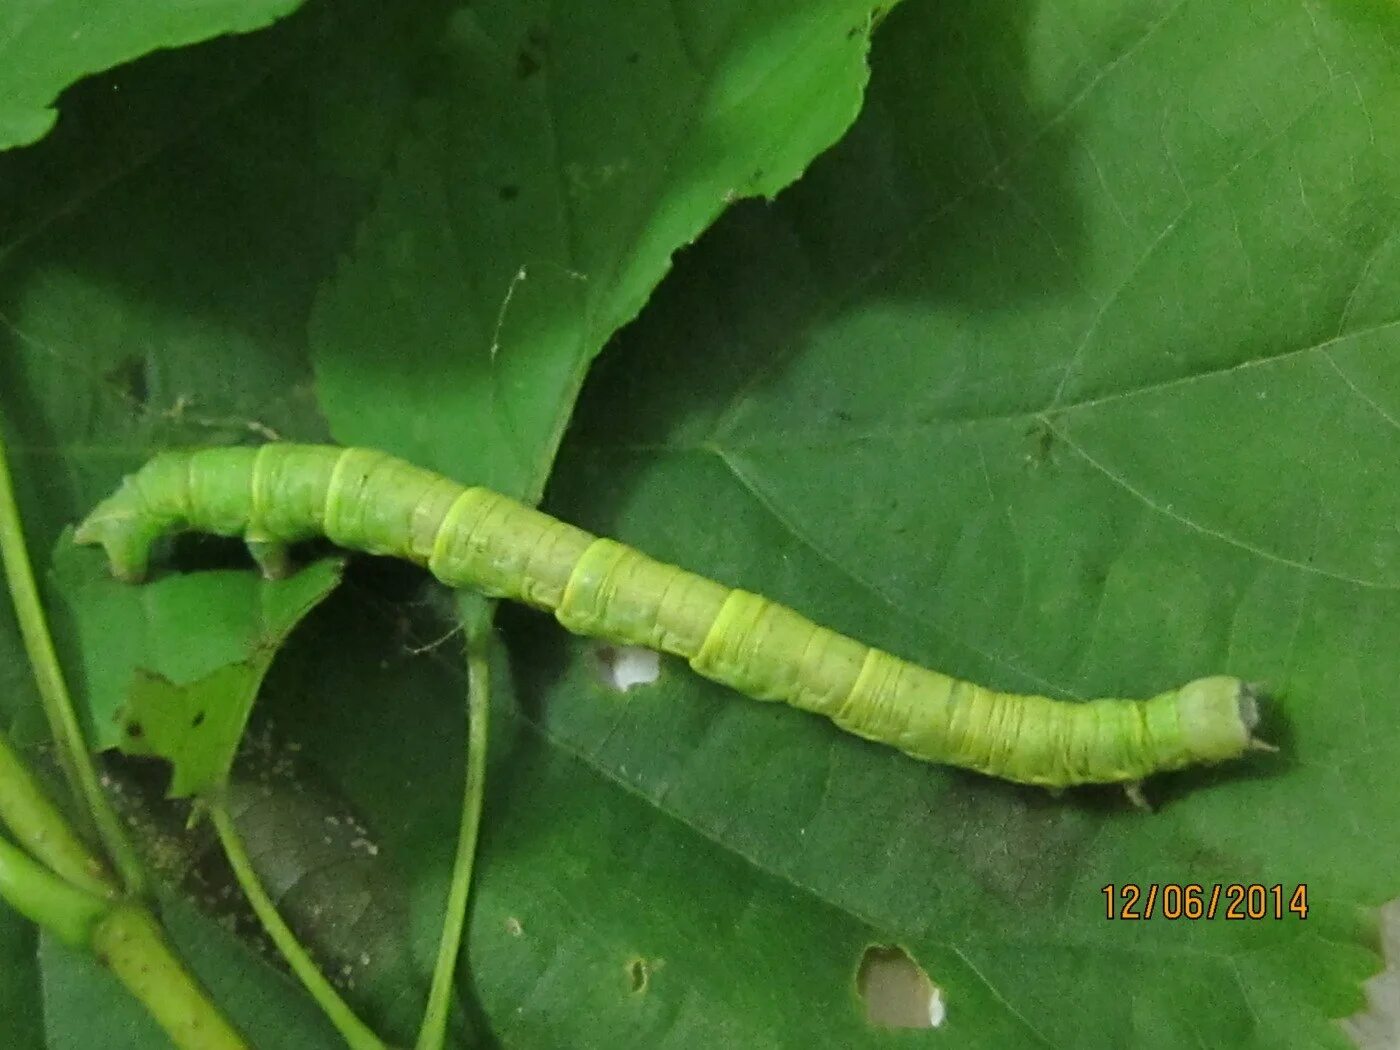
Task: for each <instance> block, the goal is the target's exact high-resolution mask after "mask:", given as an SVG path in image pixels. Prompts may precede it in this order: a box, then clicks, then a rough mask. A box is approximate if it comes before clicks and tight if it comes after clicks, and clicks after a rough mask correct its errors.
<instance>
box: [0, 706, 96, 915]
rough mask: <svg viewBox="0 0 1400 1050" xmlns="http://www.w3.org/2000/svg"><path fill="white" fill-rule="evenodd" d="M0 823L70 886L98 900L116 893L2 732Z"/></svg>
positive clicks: (84, 844) (92, 856)
mask: <svg viewBox="0 0 1400 1050" xmlns="http://www.w3.org/2000/svg"><path fill="white" fill-rule="evenodd" d="M0 824H5V825H8V826H9V829H10V831H11V832H13V833H14V836H15V839H16V840H17V841H18V842H19V844H20V845H21V846H23V847H24V848H25V849H27V850H28V851H29V852H30V853H31V854H32V855H33V856H34V857H35V858H36V859H37V860H41V861H43V862H44V863H45V864H47V865H48V866H49V868H50V869H52V870H53V871H54V872H55V873H56V874H58V875H60V876H62V877H63V878H64V879H66V880H68V882H69V883H71V884H72V885H74V886H76V887H78V888H79V889H82V890H86V891H87V892H88V893H90V894H93V895H95V896H98V897H108V898H110V897H114V896H115V895H116V893H117V889H116V886H115V885H114V884H113V882H112V877H111V875H110V873H108V871H107V868H106V865H104V864H103V863H102V861H101V860H100V859H99V858H98V857H96V856H94V855H93V853H92V851H91V850H90V849H88V847H87V844H86V843H85V842H83V840H82V839H80V838H78V835H77V833H76V832H75V831H74V830H73V827H72V825H70V824H69V823H68V821H67V819H66V818H65V817H64V815H63V813H62V812H60V811H59V808H58V807H57V806H55V805H54V804H53V802H52V801H51V800H50V799H49V797H48V795H47V794H45V793H44V789H43V788H42V787H40V785H39V782H38V781H37V780H36V779H35V778H34V774H33V773H31V772H30V771H29V769H28V767H26V766H25V764H24V760H23V759H21V758H20V756H19V753H18V752H17V751H16V750H15V748H14V746H13V745H12V744H11V743H10V741H9V738H8V737H6V735H5V734H4V733H3V732H0Z"/></svg>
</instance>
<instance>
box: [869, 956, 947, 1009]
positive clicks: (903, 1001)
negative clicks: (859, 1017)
mask: <svg viewBox="0 0 1400 1050" xmlns="http://www.w3.org/2000/svg"><path fill="white" fill-rule="evenodd" d="M856 990H857V991H858V992H860V998H861V1001H862V1002H864V1003H865V1019H866V1020H867V1021H868V1022H869V1023H870V1024H872V1025H878V1026H879V1027H881V1028H937V1027H938V1026H940V1025H941V1024H942V1023H943V1020H944V1005H943V993H942V991H941V990H940V989H939V988H938V986H937V985H935V984H934V983H933V982H932V981H930V980H929V978H928V974H926V973H924V971H923V968H922V967H920V966H919V964H918V963H916V962H915V961H914V960H913V958H912V957H911V956H910V955H909V953H908V952H906V951H905V950H904V949H903V948H901V947H899V946H898V945H892V944H871V945H868V946H867V947H866V949H865V952H864V953H863V954H862V955H861V957H860V969H859V970H858V971H857V972H856Z"/></svg>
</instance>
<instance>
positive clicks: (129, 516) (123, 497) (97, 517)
mask: <svg viewBox="0 0 1400 1050" xmlns="http://www.w3.org/2000/svg"><path fill="white" fill-rule="evenodd" d="M161 531H162V530H161V528H160V525H159V524H158V523H156V522H154V521H152V520H151V518H150V517H149V516H148V515H146V514H143V513H142V512H141V499H140V495H139V493H138V492H137V490H136V488H135V486H134V485H133V484H132V482H131V480H130V479H129V478H128V479H127V480H126V481H125V482H123V483H122V486H121V488H119V489H117V491H116V492H114V493H113V494H112V495H110V496H108V497H107V498H106V499H105V500H103V501H102V502H101V503H99V504H98V505H97V506H96V507H94V508H93V511H92V513H91V514H89V515H88V516H87V517H86V518H85V519H84V520H83V522H82V523H81V524H80V525H79V526H78V527H77V529H76V530H75V531H74V533H73V542H74V543H77V544H80V545H82V546H85V547H96V546H100V547H102V548H103V549H104V550H106V552H107V561H108V563H109V564H110V565H111V568H112V575H113V576H115V577H116V578H117V579H119V580H123V581H125V582H127V583H139V582H140V581H141V580H143V579H145V576H146V568H147V564H148V562H149V559H150V551H151V544H152V543H154V542H155V541H156V539H157V537H158V536H159V535H160V533H161Z"/></svg>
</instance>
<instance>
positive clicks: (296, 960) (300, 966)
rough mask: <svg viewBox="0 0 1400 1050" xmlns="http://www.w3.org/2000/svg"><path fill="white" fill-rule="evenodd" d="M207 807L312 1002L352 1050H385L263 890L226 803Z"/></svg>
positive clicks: (246, 886) (269, 931) (256, 908)
mask: <svg viewBox="0 0 1400 1050" xmlns="http://www.w3.org/2000/svg"><path fill="white" fill-rule="evenodd" d="M207 805H208V807H209V816H210V817H211V819H212V820H213V822H214V830H215V831H216V832H217V833H218V835H219V843H220V844H221V845H222V846H223V849H224V854H225V855H226V856H227V857H228V862H229V865H230V867H232V868H233V875H234V878H236V879H237V880H238V885H239V886H240V887H242V889H243V892H244V894H245V895H246V896H247V898H248V903H250V904H251V905H252V906H253V911H254V913H255V914H256V915H257V917H258V921H259V922H261V923H262V925H263V929H264V930H266V931H267V935H268V936H269V937H271V938H272V943H273V944H275V945H276V946H277V950H278V951H280V952H281V953H282V957H283V958H284V959H286V960H287V965H288V966H290V967H291V968H292V972H293V973H295V974H296V975H297V978H298V980H300V981H301V983H302V985H303V986H304V987H305V988H306V990H307V992H309V993H310V995H311V998H312V999H314V1000H316V1005H317V1006H319V1007H320V1008H321V1011H322V1012H323V1013H324V1014H325V1015H326V1017H327V1018H328V1019H329V1020H330V1022H331V1024H332V1025H334V1026H335V1030H336V1031H337V1032H339V1033H340V1035H341V1037H342V1038H343V1039H344V1040H345V1042H346V1045H347V1046H349V1047H350V1048H351V1050H385V1044H384V1042H383V1040H381V1039H380V1038H379V1037H378V1036H377V1035H375V1034H374V1032H373V1031H371V1029H370V1028H369V1026H368V1025H366V1024H365V1023H364V1022H363V1021H361V1020H360V1019H359V1018H358V1017H357V1016H355V1011H353V1010H352V1009H350V1007H349V1005H347V1004H346V1002H345V1000H344V999H342V998H341V997H340V994H339V993H338V992H337V991H336V990H335V988H333V987H332V986H331V983H330V982H329V981H328V980H326V978H325V975H324V974H322V973H321V971H320V970H319V969H318V968H317V966H316V963H315V962H314V961H313V960H312V958H311V956H310V955H309V954H307V951H306V949H305V948H303V947H302V945H301V942H300V941H298V940H297V938H296V934H294V933H293V932H292V930H291V927H289V926H288V925H287V924H286V922H285V921H284V920H283V918H282V916H281V915H280V914H279V913H278V911H277V906H276V905H275V904H273V902H272V898H271V897H269V896H268V895H267V890H265V889H264V888H263V884H262V880H260V879H259V878H258V874H257V872H256V871H254V870H253V863H252V861H251V860H250V859H249V857H248V850H247V848H246V847H245V846H244V844H243V837H242V836H241V835H240V834H239V833H238V828H237V827H236V826H235V825H234V822H233V818H232V817H231V816H230V815H229V812H228V809H227V808H226V807H225V806H224V803H223V801H222V800H213V799H211V800H208V802H207Z"/></svg>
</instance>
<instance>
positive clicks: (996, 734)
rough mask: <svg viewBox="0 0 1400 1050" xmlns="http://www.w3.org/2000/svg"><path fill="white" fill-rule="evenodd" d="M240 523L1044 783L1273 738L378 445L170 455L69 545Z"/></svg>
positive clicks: (1243, 713)
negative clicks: (783, 585)
mask: <svg viewBox="0 0 1400 1050" xmlns="http://www.w3.org/2000/svg"><path fill="white" fill-rule="evenodd" d="M181 530H195V531H203V532H211V533H216V534H218V535H222V536H242V537H243V538H244V539H245V540H246V541H247V544H248V548H249V550H250V551H251V553H252V555H253V557H254V559H255V560H256V561H257V563H258V565H259V566H260V567H261V569H262V570H263V572H264V573H265V574H266V575H269V576H278V575H282V574H285V573H286V572H287V571H288V568H289V561H288V556H287V546H288V544H290V543H294V542H297V541H300V540H306V539H310V538H312V537H314V536H317V535H324V536H325V537H326V538H328V539H329V540H331V541H332V542H333V543H336V544H338V545H339V546H342V547H346V548H350V549H354V550H360V551H365V552H368V553H371V554H385V555H393V556H397V557H400V558H406V559H408V560H409V561H412V562H414V563H416V564H419V565H423V566H426V567H427V569H428V570H429V571H430V572H431V573H432V574H433V575H434V576H436V577H437V578H438V579H439V580H441V581H442V582H443V583H445V584H447V585H448V586H449V587H472V588H475V589H477V590H479V591H481V592H483V593H485V594H487V595H489V596H491V597H499V598H510V599H513V600H516V601H521V602H525V603H527V604H529V605H532V606H535V607H537V608H540V609H546V610H549V611H551V612H552V613H553V614H554V616H555V618H556V619H558V621H559V622H560V623H561V624H563V626H564V627H566V628H567V629H568V630H570V631H573V632H574V633H576V634H582V635H589V636H592V637H597V638H603V639H607V640H609V641H613V642H618V643H623V644H631V645H642V646H647V647H649V648H652V649H658V650H661V651H663V652H667V653H672V654H674V655H676V656H680V657H683V658H684V659H686V660H688V661H689V663H690V666H691V667H692V668H694V669H695V670H696V671H697V672H698V673H700V674H702V675H704V676H705V677H706V678H710V679H713V680H714V681H717V682H721V683H723V684H725V685H727V686H731V687H733V688H734V689H737V690H739V691H740V692H742V693H746V694H748V695H749V696H751V697H754V698H756V699H759V700H782V701H784V702H785V703H788V704H790V705H792V706H793V707H797V708H800V709H802V710H804V711H811V712H815V713H817V714H821V715H825V716H826V717H828V718H830V719H831V720H832V721H833V722H835V723H836V724H837V725H838V726H840V727H841V728H843V729H845V730H847V731H848V732H851V733H855V734H857V735H859V736H862V737H865V738H867V739H870V740H874V741H878V742H880V743H883V744H888V745H890V746H892V747H896V748H898V749H900V750H901V751H904V752H906V753H907V754H909V755H912V756H914V757H915V758H919V759H923V760H925V761H929V762H939V763H945V764H949V765H954V766H961V767H964V768H967V769H973V770H977V771H978V772H981V773H986V774H989V775H991V776H995V777H1001V778H1003V779H1006V780H1013V781H1018V782H1021V783H1027V784H1038V785H1042V786H1045V787H1052V788H1057V787H1064V786H1068V785H1072V784H1085V783H1115V782H1121V783H1128V784H1131V783H1133V782H1136V781H1139V780H1141V779H1143V778H1144V777H1146V776H1148V775H1150V774H1152V773H1157V772H1160V771H1164V770H1171V769H1180V768H1182V767H1185V766H1189V765H1193V764H1197V763H1211V762H1221V761H1224V760H1227V759H1231V758H1236V757H1238V756H1240V755H1242V754H1244V752H1245V751H1247V750H1248V749H1250V748H1252V747H1257V748H1264V749H1267V748H1268V745H1266V744H1263V743H1261V742H1259V741H1257V740H1254V739H1253V738H1252V737H1251V735H1250V733H1251V730H1252V729H1253V728H1254V726H1255V724H1256V722H1257V711H1256V702H1255V695H1254V692H1253V690H1252V689H1251V687H1250V686H1248V685H1246V684H1245V683H1244V682H1242V681H1240V680H1239V679H1237V678H1229V677H1225V676H1214V677H1210V678H1201V679H1198V680H1196V681H1194V682H1190V683H1188V684H1186V685H1184V686H1182V687H1181V688H1179V689H1173V690H1171V691H1169V692H1165V693H1162V694H1160V695H1158V696H1154V697H1152V698H1150V699H1147V700H1091V701H1087V702H1083V703H1074V702H1068V701H1062V700H1052V699H1050V698H1048V697H1043V696H1018V695H1012V694H1008V693H998V692H994V691H992V690H990V689H985V688H983V687H981V686H978V685H974V684H972V683H970V682H964V681H958V680H956V679H954V678H950V677H949V676H947V675H944V674H939V673H938V672H936V671H931V670H928V669H926V668H923V667H919V666H917V665H915V664H912V663H909V662H907V661H905V660H901V659H899V658H898V657H895V656H892V655H890V654H889V653H885V652H881V651H880V650H878V649H874V648H871V647H870V646H867V645H864V644H862V643H860V642H858V641H855V640H854V639H851V638H847V637H844V636H842V635H840V634H837V633H836V632H835V631H831V630H828V629H827V628H825V627H821V626H819V625H818V624H816V623H813V622H812V621H811V620H808V619H806V618H805V617H803V616H801V615H800V614H798V613H796V612H794V611H793V610H791V609H788V608H785V607H784V606H782V605H779V604H778V603H776V602H773V601H769V600H768V599H767V598H764V597H762V596H761V595H757V594H752V593H749V592H747V591H742V590H736V589H734V588H730V587H726V586H724V585H723V584H719V583H716V582H714V581H712V580H708V579H706V578H704V577H702V576H698V575H696V574H695V573H692V572H687V571H686V570H684V569H681V568H678V567H676V566H674V565H666V564H663V563H661V562H658V561H655V560H653V559H652V558H649V557H647V556H646V555H645V554H642V553H641V552H639V551H636V550H633V549H632V548H630V547H627V546H625V545H623V544H621V543H617V542H615V541H613V540H609V539H601V538H599V537H596V536H593V535H591V534H589V533H587V532H585V531H584V530H582V529H579V528H575V527H574V526H572V525H569V524H567V523H565V522H562V521H558V520H557V519H555V518H552V517H550V516H549V515H547V514H544V513H542V512H540V511H537V510H534V509H533V508H530V507H526V506H523V505H522V504H520V503H517V502H516V501H514V500H512V499H510V498H508V497H506V496H503V495H500V494H498V493H495V492H492V491H489V490H487V489H484V488H479V487H472V488H465V487H463V486H462V485H459V484H457V483H456V482H454V481H451V480H450V479H448V478H445V477H441V476H439V475H437V474H433V473H431V472H430V471H427V470H423V469H421V468H419V467H415V466H413V465H412V464H409V463H405V462H404V461H402V460H400V459H396V458H394V457H393V456H390V455H388V454H387V453H384V452H378V451H374V450H370V449H362V448H338V447H334V446H324V445H295V444H281V443H278V444H267V445H262V446H260V447H256V448H211V449H196V450H186V451H172V452H165V453H162V454H160V455H158V456H156V457H155V458H154V459H152V460H151V461H150V462H149V463H147V464H146V465H145V466H144V467H142V468H141V470H139V471H138V472H137V473H135V474H132V475H130V476H128V477H127V478H126V479H125V480H124V481H123V482H122V485H121V487H120V488H119V489H118V490H117V492H116V493H114V494H113V495H112V496H110V497H109V498H107V499H106V500H104V501H103V502H102V503H101V504H99V505H98V506H97V508H96V509H94V510H93V512H92V514H91V515H89V517H88V518H87V520H86V521H84V522H83V523H82V525H81V526H79V528H78V530H77V534H76V540H77V542H78V543H83V544H101V545H102V546H103V547H104V548H105V549H106V552H107V556H108V558H109V559H110V561H111V566H112V571H113V572H114V573H115V575H117V576H118V577H119V578H121V579H124V580H129V581H138V580H140V579H141V578H142V577H143V576H144V575H145V573H146V568H147V560H148V557H149V552H150V547H151V544H152V543H153V542H154V541H155V540H156V539H157V538H158V537H160V536H161V535H162V534H165V533H169V532H175V531H181Z"/></svg>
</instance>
